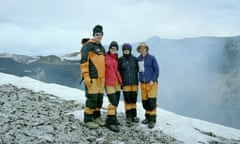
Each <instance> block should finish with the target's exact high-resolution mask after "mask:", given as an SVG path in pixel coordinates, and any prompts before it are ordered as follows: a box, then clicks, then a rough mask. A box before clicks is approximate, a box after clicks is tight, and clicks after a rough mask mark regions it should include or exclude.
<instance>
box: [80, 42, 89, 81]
mask: <svg viewBox="0 0 240 144" xmlns="http://www.w3.org/2000/svg"><path fill="white" fill-rule="evenodd" d="M88 53H89V48H88V44H86V45H85V46H83V47H82V49H81V60H80V68H81V71H82V74H83V76H84V77H85V76H89V66H88V65H89V60H88V59H89V57H88Z"/></svg>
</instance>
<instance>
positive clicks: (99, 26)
mask: <svg viewBox="0 0 240 144" xmlns="http://www.w3.org/2000/svg"><path fill="white" fill-rule="evenodd" d="M96 33H102V34H103V27H102V26H101V25H96V26H95V27H94V28H93V36H94V35H95V34H96Z"/></svg>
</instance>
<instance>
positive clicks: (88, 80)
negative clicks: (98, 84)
mask: <svg viewBox="0 0 240 144" xmlns="http://www.w3.org/2000/svg"><path fill="white" fill-rule="evenodd" d="M84 83H85V85H86V87H91V85H92V80H91V79H90V78H89V77H85V78H84Z"/></svg>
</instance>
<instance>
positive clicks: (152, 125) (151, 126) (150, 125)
mask: <svg viewBox="0 0 240 144" xmlns="http://www.w3.org/2000/svg"><path fill="white" fill-rule="evenodd" d="M154 126H155V122H153V121H150V122H149V123H148V128H150V129H152V128H154Z"/></svg>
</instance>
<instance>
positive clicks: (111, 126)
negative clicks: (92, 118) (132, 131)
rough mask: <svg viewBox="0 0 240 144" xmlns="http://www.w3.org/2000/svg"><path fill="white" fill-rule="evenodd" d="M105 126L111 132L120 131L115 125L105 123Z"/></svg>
mask: <svg viewBox="0 0 240 144" xmlns="http://www.w3.org/2000/svg"><path fill="white" fill-rule="evenodd" d="M105 127H107V128H108V129H110V130H111V131H113V132H119V131H120V129H119V127H118V126H117V125H113V124H107V125H105Z"/></svg>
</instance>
